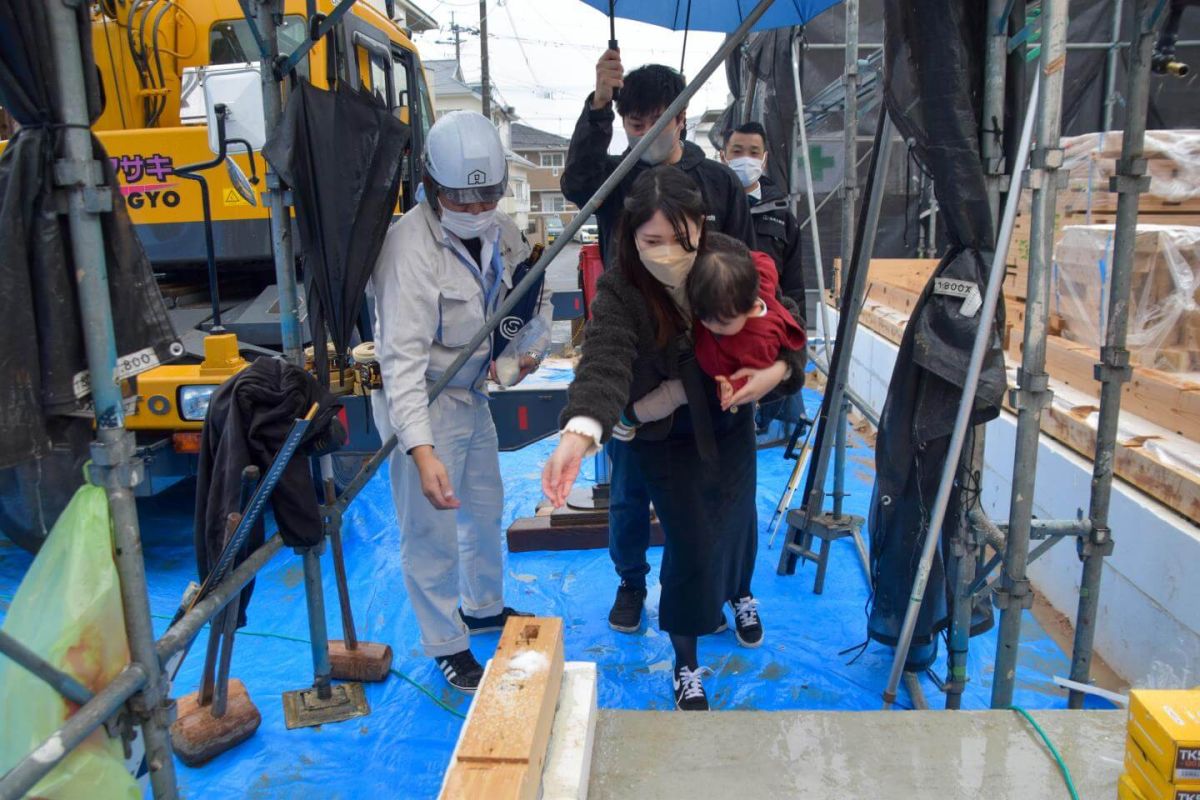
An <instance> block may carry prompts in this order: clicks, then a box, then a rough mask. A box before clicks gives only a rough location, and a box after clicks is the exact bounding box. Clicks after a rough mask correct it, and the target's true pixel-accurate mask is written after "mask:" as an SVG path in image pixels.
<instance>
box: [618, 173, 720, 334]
mask: <svg viewBox="0 0 1200 800" xmlns="http://www.w3.org/2000/svg"><path fill="white" fill-rule="evenodd" d="M658 211H661V212H662V213H663V216H664V217H666V218H667V221H668V222H670V223H671V227H672V228H673V229H674V231H675V236H676V238H677V239H678V240H679V242H680V243H681V244H682V245H683V247H684V248H685V249H687V250H692V249H696V250H699V249H702V248H703V247H704V227H703V224H704V216H705V207H704V196H703V195H701V194H700V187H699V186H697V185H696V182H695V181H693V180H692V179H691V178H690V177H688V175H687V174H686V173H685V172H684V171H683V170H681V169H679V168H677V167H673V166H669V165H662V166H658V167H654V168H653V169H649V170H646V171H645V172H643V173H642V174H641V175H639V176H638V179H637V180H636V181H634V182H633V187H632V188H631V189H630V190H629V194H627V195H626V196H625V210H624V212H623V213H622V214H621V218H620V220H619V221H618V223H617V269H619V270H620V271H621V274H622V275H623V276H624V277H625V279H626V280H627V281H629V282H630V283H631V284H633V286H635V287H636V288H637V290H638V291H639V292H641V294H642V297H644V298H645V299H646V305H647V307H649V309H650V316H651V318H652V319H653V320H654V324H655V329H656V330H655V334H656V338H657V341H658V346H659V347H665V346H666V345H667V343H668V342H669V341H670V340H671V338H672V337H673V336H676V335H678V334H679V333H682V332H683V331H684V330H686V328H687V323H686V322H685V320H684V319H683V316H682V315H681V314H680V313H679V309H678V308H677V307H676V306H675V303H674V302H673V301H672V300H671V296H670V295H669V294H667V290H666V289H665V288H663V285H662V284H661V283H659V282H658V281H657V280H655V278H654V276H653V275H651V274H650V273H649V272H648V271H647V270H646V267H645V266H644V265H643V264H642V259H641V256H640V255H639V254H638V249H637V241H636V240H635V238H634V235H635V234H636V233H637V229H638V228H640V227H641V226H642V225H644V224H645V223H646V222H647V221H649V219H650V218H651V217H653V216H654V214H655V212H658ZM688 220H691V221H692V222H693V223H694V224H696V225H700V226H701V230H700V243H699V246H698V247H696V248H693V247H692V246H691V243H690V239H689V236H688V226H687V223H688Z"/></svg>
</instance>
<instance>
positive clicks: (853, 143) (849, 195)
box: [821, 0, 890, 303]
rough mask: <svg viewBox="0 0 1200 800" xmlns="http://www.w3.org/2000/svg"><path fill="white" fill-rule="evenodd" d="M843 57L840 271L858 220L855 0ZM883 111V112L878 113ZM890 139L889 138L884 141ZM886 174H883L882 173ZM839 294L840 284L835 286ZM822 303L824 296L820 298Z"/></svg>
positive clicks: (848, 2)
mask: <svg viewBox="0 0 1200 800" xmlns="http://www.w3.org/2000/svg"><path fill="white" fill-rule="evenodd" d="M844 5H845V8H846V44H845V49H846V58H845V66H844V67H843V72H844V73H845V74H844V75H843V79H844V80H845V82H846V96H845V100H844V101H843V110H842V126H843V129H842V148H843V154H842V164H843V166H842V271H843V272H844V271H845V269H846V261H847V259H846V254H847V253H848V252H850V247H851V245H852V243H853V242H854V231H855V228H856V227H857V225H856V223H857V220H858V166H857V165H858V47H859V44H858V0H845V3H844ZM880 113H882V112H880ZM885 141H890V140H885ZM885 177H886V176H885ZM834 290H835V291H836V292H837V296H838V298H839V299H840V298H841V296H842V287H841V285H840V281H839V285H837V286H835V287H834ZM821 302H822V303H824V302H825V298H824V297H822V298H821Z"/></svg>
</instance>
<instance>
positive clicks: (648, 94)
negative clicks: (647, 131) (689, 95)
mask: <svg viewBox="0 0 1200 800" xmlns="http://www.w3.org/2000/svg"><path fill="white" fill-rule="evenodd" d="M683 87H684V80H683V75H681V74H680V73H679V72H677V71H676V70H673V69H671V68H670V67H668V66H664V65H663V64H647V65H645V66H644V67H638V68H637V69H635V70H634V71H633V72H630V73H629V74H628V75H626V76H625V82H624V85H622V86H621V93H620V94H619V95H617V113H618V114H620V115H621V116H622V117H626V116H629V115H630V114H633V115H634V116H638V117H642V116H649V115H651V114H659V113H662V112H663V111H664V110H666V108H667V106H669V105H671V103H672V102H673V101H674V100H675V98H676V97H678V96H679V95H681V94H683Z"/></svg>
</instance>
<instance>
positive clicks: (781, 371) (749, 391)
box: [721, 361, 788, 411]
mask: <svg viewBox="0 0 1200 800" xmlns="http://www.w3.org/2000/svg"><path fill="white" fill-rule="evenodd" d="M787 374H788V365H787V364H785V363H784V362H782V361H776V362H775V363H774V364H772V365H771V366H769V367H767V368H766V369H751V368H749V367H746V368H745V369H739V370H738V371H737V372H735V373H733V374H732V375H730V376H729V380H730V381H733V382H737V381H740V380H742V379H745V381H746V383H745V384H744V385H743V386H742V388H741V389H738V390H737V391H736V392H734V393H733V395H732V396H730V397H727V398H725V399H723V400H722V401H721V410H722V411H728V410H729V409H731V408H733V407H734V406H740V405H743V404H745V403H754V402H757V401H758V400H761V399H762V398H763V397H765V396H767V395H768V394H770V393H771V392H772V391H773V390H774V389H775V387H776V386H778V385H779V384H780V382H781V381H783V379H784V378H786V377H787Z"/></svg>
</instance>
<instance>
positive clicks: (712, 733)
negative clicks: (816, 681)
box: [588, 710, 1126, 800]
mask: <svg viewBox="0 0 1200 800" xmlns="http://www.w3.org/2000/svg"><path fill="white" fill-rule="evenodd" d="M1033 716H1034V718H1035V719H1036V720H1037V721H1038V723H1039V724H1040V725H1041V726H1042V728H1043V729H1044V730H1045V731H1046V733H1047V735H1049V737H1050V740H1051V741H1053V742H1054V744H1055V746H1056V747H1057V748H1058V751H1059V753H1061V754H1062V757H1063V760H1064V761H1065V762H1066V763H1067V766H1068V767H1069V768H1070V770H1071V775H1072V777H1073V779H1074V781H1075V786H1076V787H1077V788H1078V790H1079V796H1080V797H1081V798H1111V797H1115V796H1116V791H1117V789H1116V787H1117V779H1118V777H1119V776H1120V773H1121V769H1122V766H1121V765H1122V756H1123V752H1124V747H1125V720H1126V714H1125V712H1124V711H1037V712H1034V713H1033ZM1066 796H1067V789H1066V785H1065V783H1064V781H1063V777H1062V773H1061V772H1060V771H1059V768H1058V765H1057V764H1056V763H1055V761H1054V758H1053V757H1052V756H1051V755H1050V752H1049V750H1048V749H1047V748H1046V746H1045V745H1044V744H1043V743H1042V741H1041V739H1040V738H1039V737H1038V735H1037V733H1036V732H1035V731H1034V729H1033V727H1032V726H1031V725H1030V724H1029V722H1028V721H1026V720H1025V719H1024V718H1022V717H1021V716H1019V715H1018V714H1017V713H1015V712H1012V711H957V712H945V711H871V712H819V711H811V712H810V711H799V712H792V711H776V712H762V711H727V712H708V713H682V712H679V713H662V712H653V711H650V712H646V711H605V710H601V712H600V717H599V721H598V724H597V728H596V745H595V752H594V756H593V759H592V773H591V783H590V786H589V792H588V797H589V800H604V799H605V798H613V799H614V800H615V799H616V798H622V800H623V799H624V798H631V797H647V798H649V797H657V798H695V800H700V799H701V798H717V797H722V798H755V799H756V800H766V799H767V798H788V799H789V800H791V799H792V798H799V797H810V798H873V799H877V800H883V799H884V798H897V799H899V798H905V800H926V799H927V800H957V798H988V800H1008V799H1009V798H1011V800H1030V798H1043V797H1044V798H1052V797H1066Z"/></svg>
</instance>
